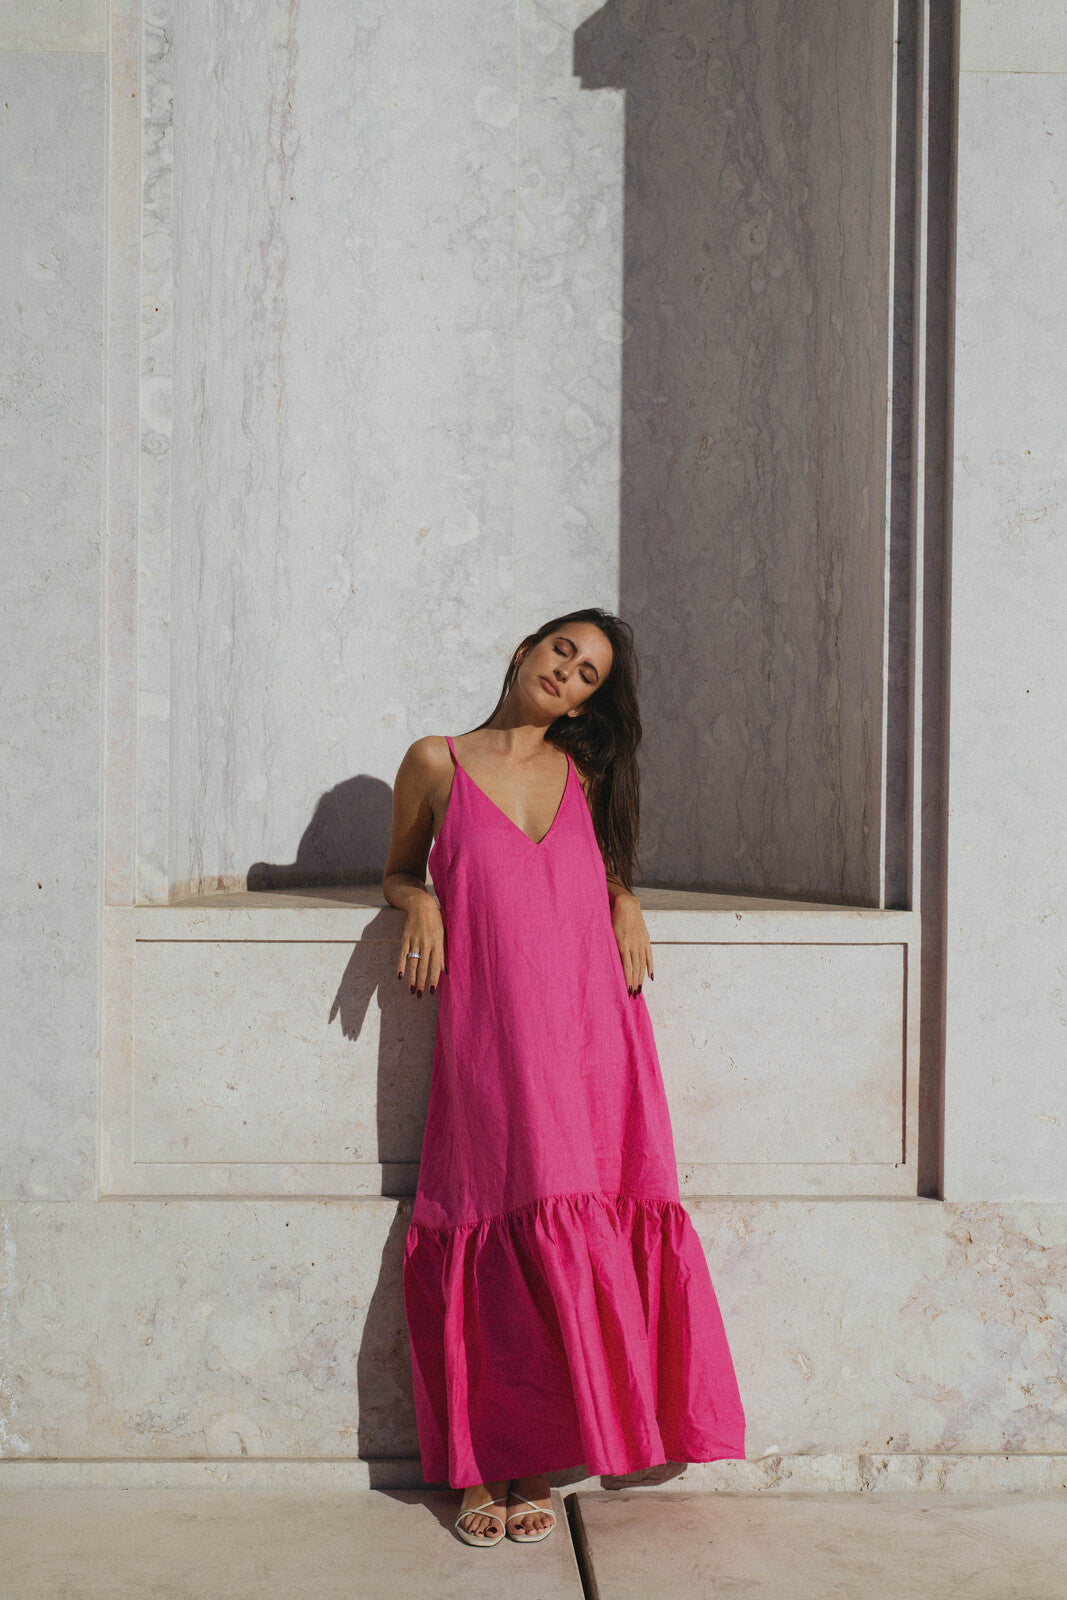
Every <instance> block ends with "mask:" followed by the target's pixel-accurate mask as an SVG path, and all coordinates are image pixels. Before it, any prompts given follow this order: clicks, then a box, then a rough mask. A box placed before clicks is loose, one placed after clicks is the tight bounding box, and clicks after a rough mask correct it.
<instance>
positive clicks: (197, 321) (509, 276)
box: [123, 0, 911, 906]
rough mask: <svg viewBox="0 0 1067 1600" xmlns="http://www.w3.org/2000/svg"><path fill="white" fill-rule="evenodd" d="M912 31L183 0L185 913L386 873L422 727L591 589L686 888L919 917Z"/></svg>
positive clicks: (164, 179) (688, 7) (178, 283)
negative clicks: (911, 577)
mask: <svg viewBox="0 0 1067 1600" xmlns="http://www.w3.org/2000/svg"><path fill="white" fill-rule="evenodd" d="M901 41H902V42H901V43H900V45H899V46H898V44H897V42H896V41H895V39H894V8H893V7H892V6H891V5H890V4H888V3H885V4H882V3H879V4H877V5H873V6H869V5H860V4H858V3H856V4H845V5H843V4H841V3H840V0H836V3H833V4H831V3H829V0H804V3H802V4H800V5H788V6H787V5H785V4H784V3H780V0H754V3H753V4H751V5H748V6H746V7H744V8H733V9H732V10H724V9H722V8H718V7H708V6H706V5H704V4H702V3H698V0H690V3H688V4H680V5H674V6H671V7H670V8H662V7H654V6H651V5H648V6H637V7H631V6H627V7H620V6H618V5H615V4H608V5H605V6H603V7H601V8H600V9H593V8H590V7H589V6H588V5H576V4H571V3H563V0H561V3H554V4H552V5H549V6H537V7H534V6H528V5H525V4H520V5H518V6H515V5H514V4H507V5H504V4H490V5H487V6H484V7H480V8H478V11H477V14H475V13H473V12H471V10H470V8H469V7H468V6H466V5H460V4H456V5H448V4H446V5H444V6H443V7H438V8H434V10H433V12H432V14H430V13H429V12H427V11H426V9H425V8H424V7H419V8H418V9H417V10H416V9H414V8H411V7H408V6H404V5H401V6H395V7H390V8H388V9H387V10H384V11H383V10H379V9H377V8H374V9H373V10H368V9H367V8H357V9H356V10H355V11H353V9H352V8H351V7H348V6H345V5H343V4H341V3H340V0H321V3H319V4H316V5H313V6H312V7H310V8H308V7H306V6H302V7H301V8H299V10H298V11H291V10H290V8H289V7H288V6H282V5H280V4H276V5H268V6H267V7H266V9H265V10H264V11H263V13H262V18H261V25H260V26H257V27H256V28H255V29H252V30H248V29H244V28H237V27H236V26H235V25H234V20H233V17H232V16H231V15H230V12H229V10H228V8H227V7H226V6H223V7H221V8H220V7H217V6H215V7H212V6H208V5H207V4H206V0H190V3H188V4H186V5H183V6H182V7H181V9H180V12H179V13H178V15H177V16H172V15H171V14H170V11H169V6H168V5H165V4H159V3H155V0H153V3H152V4H150V5H149V6H148V7H147V9H146V13H145V33H144V67H143V79H144V95H143V105H144V122H143V140H142V162H143V173H142V180H143V181H142V201H143V206H142V229H143V233H142V362H141V384H140V417H141V427H140V443H141V467H140V473H141V489H140V524H139V531H138V539H137V552H136V561H137V571H138V591H137V607H138V613H137V631H136V645H135V647H134V648H135V649H136V654H137V696H138V698H137V715H136V779H135V780H131V783H134V782H135V787H136V794H135V796H133V795H131V800H132V802H133V805H134V809H135V812H136V858H137V867H136V898H137V899H138V900H139V901H140V902H141V903H155V904H159V903H166V902H167V901H168V900H170V899H173V898H181V897H184V896H186V895H187V894H189V893H190V892H197V891H200V890H203V889H211V888H239V887H242V886H244V885H245V884H246V883H247V884H249V885H250V886H256V884H257V874H258V881H259V882H260V883H262V884H264V885H271V884H273V885H279V884H284V883H286V882H291V883H320V884H322V883H330V882H336V881H338V880H340V881H346V880H347V881H364V882H373V881H375V879H376V878H377V876H378V874H379V872H380V867H381V863H382V860H383V859H384V855H385V850H386V847H387V842H388V832H389V821H390V810H391V806H390V784H391V781H392V776H393V774H394V772H395V770H396V766H397V764H398V762H399V759H400V757H401V755H402V754H403V751H404V749H405V748H406V747H407V745H408V744H409V743H410V742H411V741H412V740H413V739H414V738H417V737H419V736H420V735H421V734H424V733H427V732H432V731H455V732H458V731H461V730H462V729H463V728H465V727H470V726H472V725H474V724H475V723H476V722H478V721H479V720H481V718H482V717H483V716H484V715H485V714H486V712H487V711H488V710H489V708H490V707H491V705H492V703H493V701H494V699H495V697H496V693H497V690H498V687H499V682H500V679H501V677H502V674H503V670H504V666H505V664H506V661H507V656H508V652H509V651H510V649H511V648H512V646H513V645H514V643H516V642H517V640H518V639H519V637H521V635H522V634H523V633H524V632H526V631H527V630H528V629H530V628H531V627H534V626H536V625H537V624H538V623H540V622H541V621H543V620H545V619H546V618H547V617H549V616H551V615H553V614H554V613H556V612H558V611H561V610H564V609H567V608H569V607H571V606H573V605H578V604H583V603H590V602H595V603H599V604H606V605H608V606H610V607H612V608H613V609H618V610H620V611H621V613H622V614H623V615H624V616H626V617H627V618H628V620H630V622H631V623H632V624H633V627H634V630H635V634H636V639H637V644H638V649H639V652H640V656H641V661H642V685H641V694H642V713H643V719H644V742H643V745H642V802H643V816H642V824H643V829H642V857H641V873H640V878H641V881H642V882H643V883H647V884H658V885H661V886H679V887H684V888H703V889H711V890H718V891H732V892H737V893H741V894H755V893H763V894H772V895H777V896H781V897H784V898H787V899H788V898H793V897H795V898H798V899H803V900H807V901H809V902H810V901H823V900H825V901H831V902H837V903H845V904H857V905H868V906H879V905H886V904H890V905H894V904H895V905H906V904H908V903H909V886H908V884H907V882H906V879H905V876H904V873H905V866H904V863H905V858H906V848H905V841H904V818H905V811H906V804H905V792H906V787H907V784H906V778H907V770H908V758H909V751H908V748H907V747H906V744H905V741H904V738H903V736H902V735H901V734H900V733H898V732H897V730H898V729H901V728H903V727H906V726H907V715H906V711H907V693H908V688H907V672H906V671H904V672H903V673H902V672H901V671H900V670H899V669H900V665H901V659H903V661H904V666H905V668H906V666H907V661H908V659H909V658H908V654H907V652H908V642H907V638H906V629H907V610H908V604H907V569H908V562H909V545H908V537H907V530H906V528H904V529H903V531H902V530H901V525H900V519H899V517H896V518H894V514H893V508H892V496H891V495H890V493H889V490H888V484H889V482H890V477H891V474H890V473H889V470H888V463H889V460H890V450H889V445H888V442H887V441H888V439H889V435H890V429H891V424H892V420H893V408H892V407H891V406H890V404H889V397H890V394H891V393H893V392H894V386H895V390H896V394H897V403H898V405H899V404H900V403H901V401H900V396H901V394H902V393H903V392H904V389H905V387H906V378H907V373H906V372H905V371H903V369H902V368H901V366H900V354H901V353H900V350H899V349H898V350H897V351H896V357H897V370H896V371H894V368H893V363H892V361H891V357H892V356H893V355H894V344H893V328H894V325H895V321H896V322H899V320H900V312H899V307H897V308H896V309H895V308H894V293H893V289H894V277H896V278H897V279H898V280H899V279H903V278H906V275H907V273H906V260H905V255H906V253H907V250H910V245H909V244H907V240H906V239H905V238H904V234H902V232H901V229H900V226H899V224H898V225H897V231H896V235H894V217H893V202H894V194H896V195H897V199H898V201H899V200H900V198H901V196H902V195H904V192H905V189H906V188H907V186H906V185H905V186H904V187H903V188H902V186H901V182H900V179H899V175H897V177H896V179H895V177H894V172H895V169H894V156H895V141H897V139H898V137H899V131H898V124H899V125H900V127H906V126H907V125H908V124H909V122H910V119H911V109H910V105H909V104H907V103H906V100H907V94H906V93H905V94H904V102H902V99H901V94H902V92H904V91H902V88H901V86H902V84H903V85H904V86H905V90H906V86H907V83H908V72H909V70H910V67H909V64H908V62H907V61H905V60H904V59H903V57H902V55H901V52H902V51H904V52H905V53H906V52H907V50H908V49H909V48H910V45H909V41H908V36H907V28H906V27H905V28H902V32H901ZM895 90H896V97H895V94H894V91H895ZM909 92H910V91H909ZM894 183H896V188H894ZM908 192H910V191H908ZM905 198H906V196H905ZM904 232H905V233H907V230H904ZM908 238H910V234H909V235H908ZM902 241H903V242H902ZM907 259H910V256H909V257H908V258H907ZM898 344H899V341H898ZM127 642H128V641H123V643H124V646H125V644H126V643H127ZM901 652H903V657H902V656H901ZM891 669H892V670H891ZM887 683H889V684H892V685H893V698H890V697H889V695H888V691H887V687H886V686H887Z"/></svg>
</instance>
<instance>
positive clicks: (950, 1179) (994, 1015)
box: [945, 0, 1067, 1200]
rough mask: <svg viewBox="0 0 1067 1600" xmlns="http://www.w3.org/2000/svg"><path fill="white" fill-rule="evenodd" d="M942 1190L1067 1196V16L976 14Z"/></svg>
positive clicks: (966, 144) (961, 153) (959, 467)
mask: <svg viewBox="0 0 1067 1600" xmlns="http://www.w3.org/2000/svg"><path fill="white" fill-rule="evenodd" d="M959 49H960V68H961V71H960V75H959V112H958V115H959V148H958V179H957V206H956V251H955V320H956V328H955V363H954V365H955V374H954V401H953V411H954V441H953V456H952V467H953V485H952V575H951V619H952V620H951V658H950V661H951V665H950V681H949V685H948V701H949V744H948V752H949V754H948V789H949V815H948V858H947V873H948V896H947V992H946V1058H945V1076H946V1090H945V1192H946V1193H947V1194H950V1195H951V1196H952V1197H953V1198H955V1199H968V1198H983V1199H990V1200H992V1199H998V1200H999V1199H1010V1198H1014V1197H1023V1196H1025V1197H1027V1198H1032V1199H1050V1200H1051V1199H1064V1198H1065V1197H1067V1074H1065V1073H1064V1060H1065V1055H1067V994H1065V989H1064V974H1065V971H1067V939H1065V936H1064V894H1065V889H1067V832H1065V829H1064V811H1063V795H1064V791H1065V788H1067V747H1065V744H1064V740H1063V715H1064V712H1063V708H1064V704H1065V703H1067V652H1065V651H1064V648H1063V618H1064V615H1065V614H1067V563H1065V561H1064V531H1065V530H1064V516H1065V511H1064V507H1065V504H1067V449H1065V442H1064V426H1063V418H1064V396H1065V395H1067V315H1065V306H1067V299H1065V296H1064V292H1063V279H1064V273H1063V263H1064V260H1065V259H1067V217H1065V214H1064V206H1063V198H1062V194H1063V183H1064V174H1065V171H1067V155H1065V139H1064V129H1065V128H1067V7H1065V6H1064V5H1063V4H1062V3H1061V4H1056V5H1036V4H1035V5H1032V6H1023V7H1012V8H1010V11H1005V10H1004V8H1001V7H997V6H995V5H993V4H992V3H991V0H990V3H982V4H971V3H970V0H968V3H965V4H964V7H963V17H962V28H961V34H960V41H959Z"/></svg>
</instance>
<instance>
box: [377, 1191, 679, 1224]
mask: <svg viewBox="0 0 1067 1600" xmlns="http://www.w3.org/2000/svg"><path fill="white" fill-rule="evenodd" d="M550 1200H606V1201H612V1200H636V1201H637V1202H638V1204H639V1205H649V1206H667V1205H681V1203H682V1202H681V1200H680V1198H679V1197H678V1196H677V1195H672V1194H665V1195H648V1194H633V1193H631V1192H630V1191H629V1190H626V1189H610V1190H609V1189H601V1190H597V1189H569V1190H567V1191H566V1192H565V1193H563V1194H543V1195H540V1196H538V1198H536V1199H534V1200H527V1201H525V1202H524V1203H523V1204H522V1205H521V1206H512V1208H511V1210H510V1211H497V1212H494V1213H493V1215H492V1216H488V1217H477V1218H475V1220H474V1221H472V1222H452V1223H449V1222H446V1223H436V1224H435V1223H427V1222H412V1223H409V1225H408V1226H409V1228H417V1229H418V1231H419V1232H420V1233H458V1232H459V1231H460V1230H461V1229H469V1228H486V1227H488V1226H489V1224H490V1223H493V1222H506V1221H507V1220H508V1218H509V1217H515V1216H518V1215H519V1213H520V1212H522V1211H534V1210H536V1209H537V1208H538V1207H539V1206H543V1205H546V1204H547V1203H548V1202H549V1201H550Z"/></svg>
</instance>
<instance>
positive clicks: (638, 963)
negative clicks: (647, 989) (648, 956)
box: [634, 950, 645, 994]
mask: <svg viewBox="0 0 1067 1600" xmlns="http://www.w3.org/2000/svg"><path fill="white" fill-rule="evenodd" d="M634 972H635V974H636V977H637V982H636V983H635V985H634V990H635V992H636V993H637V994H640V993H641V985H642V984H643V983H644V981H645V953H644V951H643V950H638V951H637V953H636V955H635V956H634Z"/></svg>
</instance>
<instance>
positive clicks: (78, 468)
mask: <svg viewBox="0 0 1067 1600" xmlns="http://www.w3.org/2000/svg"><path fill="white" fill-rule="evenodd" d="M102 19H103V8H102V7H91V6H88V5H85V6H82V7H77V6H72V7H70V8H69V9H67V8H60V7H40V8H36V9H34V8H26V7H15V6H10V5H9V6H5V7H4V8H3V10H2V11H0V214H2V215H3V218H4V222H3V226H2V227H0V282H2V284H3V293H4V299H5V309H4V319H3V334H2V335H0V340H2V347H3V359H2V361H0V523H2V532H3V544H4V578H3V584H2V586H0V615H2V623H0V656H2V660H3V682H4V693H3V696H2V700H3V732H2V734H0V746H2V748H3V751H4V757H5V760H4V782H3V784H2V785H0V831H2V838H3V849H2V851H0V885H2V886H0V906H2V927H3V932H2V952H3V961H2V967H3V978H2V981H3V990H4V999H5V1007H4V1013H5V1014H4V1024H3V1071H2V1074H0V1182H2V1185H3V1188H2V1191H0V1192H2V1193H3V1194H5V1195H7V1196H9V1197H10V1196H16V1195H17V1196H23V1197H26V1198H34V1197H39V1198H49V1199H62V1200H73V1199H75V1198H76V1197H79V1196H85V1195H88V1194H91V1193H92V1192H93V1188H94V1167H95V1160H96V1151H95V1119H96V1081H95V1074H96V1055H95V1052H96V1041H97V1020H98V1013H97V1007H98V1001H99V989H100V981H99V964H100V943H99V938H98V928H99V905H98V896H99V874H100V848H99V831H100V807H101V803H102V793H101V739H100V715H101V696H102V686H101V680H102V665H103V632H102V622H103V618H102V607H101V600H102V587H101V584H102V543H103V529H102V491H103V465H104V428H103V396H104V367H103V338H104V248H105V229H106V214H107V213H106V205H107V189H106V175H107V61H106V58H105V56H104V54H103V46H104V34H103V28H102ZM2 1381H3V1378H2V1374H0V1383H2Z"/></svg>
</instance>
